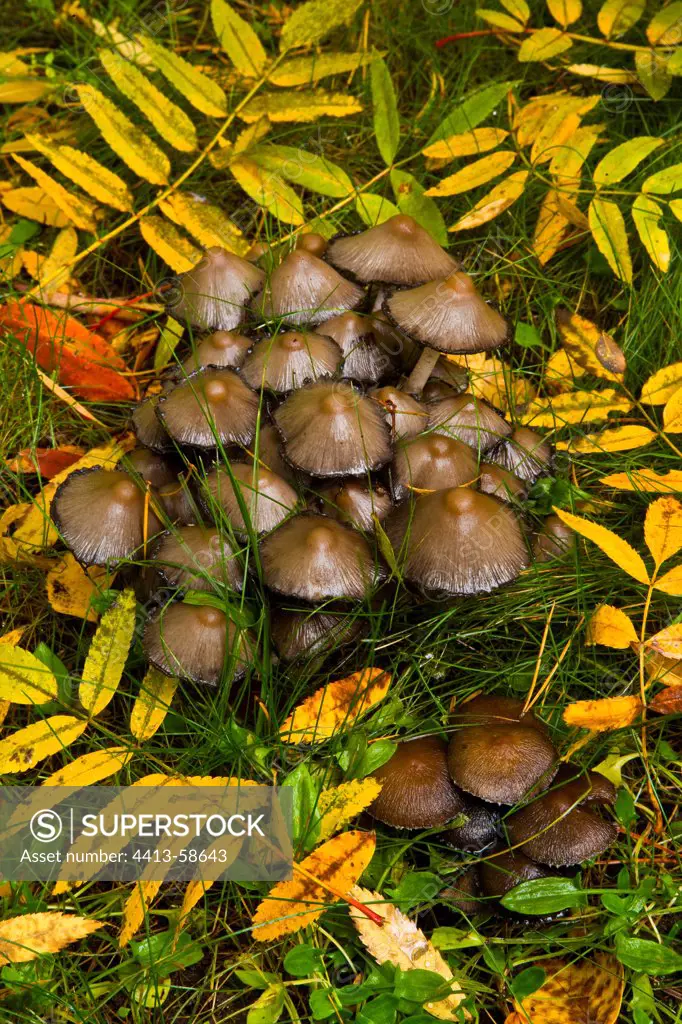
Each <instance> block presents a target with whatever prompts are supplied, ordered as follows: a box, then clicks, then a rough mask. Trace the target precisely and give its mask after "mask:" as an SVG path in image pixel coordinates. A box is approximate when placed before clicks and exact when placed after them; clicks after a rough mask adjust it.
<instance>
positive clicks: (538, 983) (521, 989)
mask: <svg viewBox="0 0 682 1024" xmlns="http://www.w3.org/2000/svg"><path fill="white" fill-rule="evenodd" d="M546 977H547V975H546V973H545V971H544V970H543V969H542V967H527V968H526V970H525V971H521V973H520V974H517V975H516V977H515V978H514V979H513V981H512V983H511V986H510V988H511V994H512V995H513V997H514V999H515V1000H516V1001H517V1002H518V1003H520V1002H522V1000H524V999H527V998H528V996H532V994H533V992H537V990H538V989H539V988H542V986H543V985H544V984H545V978H546Z"/></svg>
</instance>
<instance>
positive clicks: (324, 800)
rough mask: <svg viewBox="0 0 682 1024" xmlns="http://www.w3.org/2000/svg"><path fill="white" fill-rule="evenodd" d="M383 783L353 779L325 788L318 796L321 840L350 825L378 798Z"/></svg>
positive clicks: (317, 808) (374, 780) (370, 779)
mask: <svg viewBox="0 0 682 1024" xmlns="http://www.w3.org/2000/svg"><path fill="white" fill-rule="evenodd" d="M380 792H381V783H380V782H377V781H376V779H372V778H369V779H351V781H350V782H342V783H341V785H339V786H334V787H333V788H332V789H323V790H322V792H321V793H320V795H319V797H318V798H317V807H316V810H317V813H318V814H319V816H320V837H319V838H320V842H324V840H325V839H329V838H330V836H333V835H334V833H335V832H338V831H339V829H342V828H343V827H344V825H348V824H349V823H350V822H351V821H352V820H353V818H355V817H357V815H358V814H360V812H361V811H364V810H365V808H366V807H369V805H370V804H371V803H372V802H373V801H374V800H375V799H376V798H377V796H378V795H379V793H380Z"/></svg>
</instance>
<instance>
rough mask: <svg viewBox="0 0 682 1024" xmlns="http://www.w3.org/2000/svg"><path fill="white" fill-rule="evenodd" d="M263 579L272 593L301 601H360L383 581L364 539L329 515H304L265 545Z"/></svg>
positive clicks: (283, 526) (280, 529) (270, 538)
mask: <svg viewBox="0 0 682 1024" xmlns="http://www.w3.org/2000/svg"><path fill="white" fill-rule="evenodd" d="M260 557H261V563H262V566H263V578H264V580H265V583H266V585H267V586H268V587H270V589H271V590H276V591H279V593H281V594H286V595H288V596H289V597H296V598H299V599H300V600H302V601H310V602H311V603H313V602H316V601H324V600H325V599H327V598H340V599H343V600H349V601H361V600H362V599H363V598H364V597H365V596H366V595H367V594H369V592H370V591H371V589H372V587H373V586H374V584H375V583H376V582H377V581H378V579H379V578H380V575H381V572H380V569H379V567H378V565H377V564H376V562H375V559H374V556H373V554H372V551H371V549H370V547H369V545H368V543H367V541H366V540H365V538H364V537H363V536H362V534H360V533H357V531H355V530H351V529H350V528H349V527H347V526H343V525H342V524H341V523H337V522H336V521H335V520H333V519H329V518H328V517H327V516H317V515H311V514H309V513H302V514H300V515H297V516H294V517H293V518H292V519H290V520H289V521H288V522H286V523H284V524H283V525H282V526H281V527H280V528H279V529H278V530H275V531H274V532H273V533H271V534H269V535H268V536H267V537H266V538H265V540H264V541H263V542H262V544H261V548H260Z"/></svg>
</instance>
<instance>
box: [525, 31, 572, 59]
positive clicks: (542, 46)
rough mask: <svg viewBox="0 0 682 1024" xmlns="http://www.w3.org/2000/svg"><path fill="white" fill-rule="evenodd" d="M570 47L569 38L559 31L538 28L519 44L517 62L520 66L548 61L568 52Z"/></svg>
mask: <svg viewBox="0 0 682 1024" xmlns="http://www.w3.org/2000/svg"><path fill="white" fill-rule="evenodd" d="M572 45H573V44H572V42H571V40H570V38H569V37H568V36H567V35H566V34H565V33H564V32H562V31H561V30H560V29H558V28H539V29H537V30H536V31H535V32H533V33H531V35H530V36H528V38H527V39H524V41H523V42H522V43H521V46H520V48H519V52H518V60H519V61H520V62H521V63H522V64H524V63H528V62H529V61H544V60H550V59H551V58H552V57H556V56H558V54H560V53H565V51H566V50H570V48H571V46H572Z"/></svg>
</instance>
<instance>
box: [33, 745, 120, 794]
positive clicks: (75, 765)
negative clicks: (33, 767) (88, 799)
mask: <svg viewBox="0 0 682 1024" xmlns="http://www.w3.org/2000/svg"><path fill="white" fill-rule="evenodd" d="M132 758H133V751H132V750H128V748H127V747H105V748H103V749H102V750H93V751H91V752H90V753H89V754H83V755H82V756H81V757H77V758H76V759H75V761H70V762H69V764H67V765H66V767H65V768H60V769H59V770H58V771H56V772H54V773H53V774H52V775H49V776H48V777H47V778H46V779H45V780H44V781H43V782H41V783H40V785H41V786H78V787H80V786H94V785H95V783H97V782H102V780H103V779H109V778H111V776H112V775H115V774H116V772H118V771H120V770H121V768H125V766H126V765H127V764H128V762H129V761H130V760H132Z"/></svg>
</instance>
